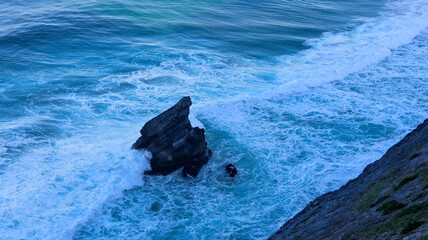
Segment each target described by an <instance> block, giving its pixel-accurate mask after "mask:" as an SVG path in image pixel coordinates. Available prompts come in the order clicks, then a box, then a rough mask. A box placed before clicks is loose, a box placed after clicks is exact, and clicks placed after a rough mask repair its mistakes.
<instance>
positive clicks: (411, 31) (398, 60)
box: [0, 0, 428, 239]
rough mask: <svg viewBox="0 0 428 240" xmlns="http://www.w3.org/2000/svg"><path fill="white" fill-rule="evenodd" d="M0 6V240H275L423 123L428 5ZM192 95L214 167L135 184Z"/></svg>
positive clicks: (18, 0)
mask: <svg viewBox="0 0 428 240" xmlns="http://www.w3.org/2000/svg"><path fill="white" fill-rule="evenodd" d="M0 9H2V11H0V239H265V238H267V237H268V236H270V235H271V234H272V233H274V232H275V231H276V230H277V229H278V227H279V226H281V225H282V224H283V223H284V222H285V221H286V220H287V219H289V218H291V217H292V216H293V215H294V214H295V213H297V212H298V211H299V210H300V209H302V208H303V207H304V206H305V205H306V204H307V203H308V202H309V201H310V200H312V199H313V198H315V197H316V196H318V195H320V194H322V193H325V192H327V191H331V190H334V189H337V188H338V187H340V186H341V185H343V184H344V183H346V181H347V180H349V179H351V178H354V177H356V176H358V174H359V173H360V172H361V171H362V169H363V168H364V167H365V166H366V165H367V164H368V163H370V162H372V161H374V160H376V159H377V158H379V157H380V156H381V155H382V154H383V153H384V152H385V151H386V150H387V148H388V147H389V146H391V145H392V144H393V143H395V142H396V141H398V140H399V139H400V138H401V137H402V136H404V134H406V133H407V132H408V131H410V130H411V129H413V128H414V127H416V126H417V124H418V123H420V122H422V120H423V119H425V118H426V117H427V116H428V77H427V76H428V64H427V62H428V30H427V27H428V2H427V0H414V1H404V0H403V1H402V0H395V1H387V0H385V1H368V0H356V1H350V0H349V1H348V0H346V1H344V0H341V1H333V0H330V1H328V0H324V1H321V0H311V1H302V0H291V1H290V0H289V1H283V0H280V1H273V0H269V1H264V0H262V1H241V0H223V1H221V0H218V1H217V0H205V1H202V0H200V1H190V0H183V1H137V0H101V1H83V0H71V1H63V0H60V1H53V0H42V1H33V0H27V1H22V0H11V1H2V2H0ZM185 95H190V96H191V97H192V99H193V102H194V106H193V107H192V110H191V111H192V119H193V123H194V124H196V123H197V122H200V123H198V124H202V125H203V126H204V127H205V128H206V131H207V132H206V137H207V141H208V144H209V147H210V149H212V150H213V153H214V156H213V158H212V159H211V160H210V162H209V163H208V165H207V166H206V167H204V168H203V170H202V172H201V174H200V175H199V176H198V177H197V178H195V179H182V178H180V177H179V174H178V173H176V174H172V175H170V176H166V177H148V176H142V175H141V173H142V172H143V170H144V169H147V168H148V160H147V159H146V156H144V154H143V153H139V152H135V151H131V150H130V146H131V145H132V143H133V141H135V140H136V139H137V138H138V134H139V129H140V128H141V126H142V125H143V124H144V122H146V121H147V120H149V119H150V118H152V117H154V116H155V115H156V114H158V113H160V112H161V111H163V110H165V109H166V108H168V107H170V106H171V105H172V104H174V103H175V102H176V101H177V100H179V99H180V98H181V97H182V96H185ZM229 162H232V163H234V164H235V165H237V167H238V170H239V175H238V176H237V177H236V178H235V179H229V178H226V177H225V176H224V173H223V167H224V166H225V165H226V164H227V163H229Z"/></svg>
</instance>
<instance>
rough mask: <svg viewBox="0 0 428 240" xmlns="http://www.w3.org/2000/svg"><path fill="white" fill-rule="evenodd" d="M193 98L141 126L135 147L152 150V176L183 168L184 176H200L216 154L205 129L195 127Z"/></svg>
mask: <svg viewBox="0 0 428 240" xmlns="http://www.w3.org/2000/svg"><path fill="white" fill-rule="evenodd" d="M190 105H192V101H191V99H190V97H183V98H182V99H181V100H180V101H179V102H178V103H177V104H175V105H174V106H173V107H171V108H170V109H168V110H166V111H165V112H163V113H161V114H160V115H159V116H157V117H155V118H153V119H152V120H150V121H148V122H147V123H146V124H145V125H144V127H143V128H142V129H141V131H140V133H141V137H140V138H138V140H137V141H136V142H135V143H134V145H132V148H133V149H137V150H140V149H146V150H148V151H150V152H151V153H152V159H151V160H150V166H151V168H152V169H151V171H146V172H145V174H148V175H167V174H169V173H171V172H173V171H175V170H177V169H179V168H181V167H185V168H184V169H183V176H187V174H189V175H190V176H192V177H196V176H197V175H198V173H199V170H200V169H201V167H202V166H203V165H205V164H206V163H207V162H208V160H209V159H210V157H211V156H212V153H211V151H210V150H209V149H208V148H207V143H206V142H205V130H204V129H201V128H198V127H192V125H191V123H190V121H189V113H190Z"/></svg>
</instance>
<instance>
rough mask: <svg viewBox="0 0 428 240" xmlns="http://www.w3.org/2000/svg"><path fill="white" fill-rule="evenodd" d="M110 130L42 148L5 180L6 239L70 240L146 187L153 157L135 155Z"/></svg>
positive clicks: (0, 201)
mask: <svg viewBox="0 0 428 240" xmlns="http://www.w3.org/2000/svg"><path fill="white" fill-rule="evenodd" d="M100 126H104V127H106V126H107V125H106V124H102V123H100ZM108 128H109V132H107V133H105V132H104V133H103V132H102V131H101V132H99V131H91V135H84V134H79V135H78V136H75V137H70V138H68V139H64V140H58V141H56V142H53V143H52V144H51V145H50V146H45V147H40V148H37V149H35V150H34V151H32V152H30V153H28V154H26V155H24V156H22V157H21V158H20V159H19V161H17V162H16V163H14V164H13V165H11V166H9V167H8V169H7V171H5V173H4V174H2V175H0V181H1V182H2V183H8V184H7V185H3V186H2V188H1V189H0V196H1V198H0V211H1V212H2V213H5V214H10V218H2V219H0V225H1V226H3V227H4V228H3V229H2V230H0V238H2V239H20V238H37V239H58V238H60V239H64V238H66V239H70V238H72V236H73V233H74V230H75V228H76V227H78V226H79V224H81V223H83V222H85V221H86V220H87V219H88V218H89V217H90V216H91V215H92V214H93V213H94V212H95V211H97V209H99V208H100V207H101V206H102V204H104V202H105V201H107V200H108V199H112V198H113V199H114V198H116V197H119V196H121V192H122V191H123V190H124V189H129V188H132V187H133V186H137V185H141V184H142V183H143V182H142V173H143V171H144V170H147V169H149V168H150V167H149V163H148V161H147V157H148V156H146V153H142V152H139V151H133V150H131V149H130V144H131V143H132V140H131V137H124V136H123V131H124V129H123V128H122V129H116V130H117V131H115V130H114V128H112V127H111V126H110V127H108ZM100 130H101V129H100ZM132 130H135V129H132ZM137 132H138V131H137ZM130 135H132V134H130ZM134 138H136V136H132V139H134ZM134 140H135V139H134ZM14 223H16V226H14V227H12V225H13V224H14ZM9 226H10V227H9Z"/></svg>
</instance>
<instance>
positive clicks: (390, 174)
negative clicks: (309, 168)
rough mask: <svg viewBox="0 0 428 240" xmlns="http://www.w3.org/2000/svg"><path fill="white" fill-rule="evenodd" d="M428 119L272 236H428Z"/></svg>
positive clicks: (317, 199)
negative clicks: (356, 174)
mask: <svg viewBox="0 0 428 240" xmlns="http://www.w3.org/2000/svg"><path fill="white" fill-rule="evenodd" d="M427 192H428V119H427V120H425V121H424V122H423V123H422V124H421V125H419V126H418V127H417V128H416V129H415V130H413V131H412V132H411V133H409V134H408V135H407V136H406V137H405V138H404V139H403V140H401V141H400V142H398V143H397V144H395V145H394V146H393V147H391V148H390V149H389V150H388V151H387V152H386V153H385V155H384V156H383V157H382V158H381V159H379V160H377V161H375V162H374V163H372V164H370V165H368V166H367V167H366V168H365V169H364V171H363V173H361V174H360V176H358V177H357V178H356V179H353V180H350V181H349V182H348V183H347V184H346V185H345V186H342V187H341V188H340V189H338V190H336V191H333V192H329V193H326V194H324V195H321V196H320V197H318V198H316V199H315V200H314V201H312V202H310V204H308V205H307V206H306V207H305V208H304V209H303V210H302V211H301V212H299V213H298V214H296V215H295V216H294V217H293V218H292V219H290V220H289V221H288V222H287V223H285V224H284V225H283V226H282V227H281V228H280V229H279V230H278V231H277V232H276V233H275V234H274V235H272V236H271V237H270V238H269V239H272V240H274V239H311V240H313V239H409V240H410V239H428V194H427Z"/></svg>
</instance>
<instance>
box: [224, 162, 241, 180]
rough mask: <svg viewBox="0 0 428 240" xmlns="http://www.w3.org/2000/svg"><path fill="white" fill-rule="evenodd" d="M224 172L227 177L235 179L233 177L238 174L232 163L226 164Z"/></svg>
mask: <svg viewBox="0 0 428 240" xmlns="http://www.w3.org/2000/svg"><path fill="white" fill-rule="evenodd" d="M225 170H226V172H227V174H229V177H235V175H236V174H238V170H237V169H236V167H235V165H233V164H232V163H229V164H227V166H226V168H225Z"/></svg>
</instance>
